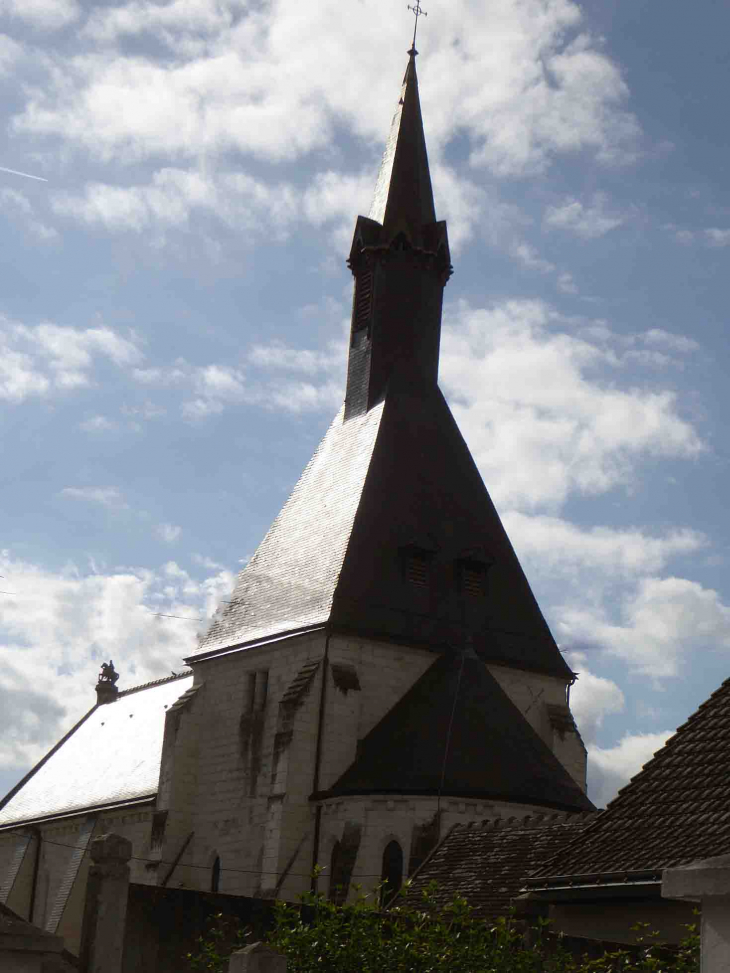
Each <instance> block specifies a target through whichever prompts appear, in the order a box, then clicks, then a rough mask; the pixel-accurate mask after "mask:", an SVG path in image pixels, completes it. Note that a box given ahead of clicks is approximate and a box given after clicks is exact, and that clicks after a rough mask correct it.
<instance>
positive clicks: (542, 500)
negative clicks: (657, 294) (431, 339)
mask: <svg viewBox="0 0 730 973" xmlns="http://www.w3.org/2000/svg"><path fill="white" fill-rule="evenodd" d="M599 333H600V338H596V337H595V335H594V334H593V333H591V332H590V331H589V330H585V331H581V332H579V333H575V326H574V325H571V324H570V323H569V322H565V321H564V320H563V319H561V318H560V317H559V316H558V315H556V314H555V312H554V311H553V310H552V309H551V308H550V307H549V306H547V305H546V304H544V303H542V302H540V301H517V300H515V301H506V302H504V303H502V304H499V305H495V306H493V307H492V308H489V309H479V310H477V309H473V308H471V307H469V306H468V305H467V304H466V303H460V304H459V305H457V306H456V307H455V308H451V309H449V310H448V314H447V317H446V327H445V334H444V342H443V353H442V358H441V382H442V385H443V387H444V388H445V390H446V392H447V394H448V395H449V397H450V399H451V403H452V407H453V409H454V412H455V415H456V417H457V420H458V422H459V424H460V426H461V428H462V429H463V431H464V433H465V436H466V438H467V441H468V442H469V444H470V448H471V450H472V453H473V455H474V458H475V460H476V462H477V464H478V466H479V467H480V470H481V472H482V475H483V477H484V480H485V482H486V483H488V484H489V486H490V491H491V493H492V496H493V497H494V499H495V500H496V501H497V502H498V504H499V505H500V506H501V507H502V508H503V509H504V508H507V509H510V508H512V509H523V510H529V509H534V508H539V507H543V508H547V509H548V510H550V509H551V508H552V509H557V508H559V507H560V505H561V504H562V503H563V502H564V501H565V500H566V498H567V497H568V496H569V495H571V494H597V493H603V492H606V491H607V490H610V489H612V488H615V487H618V486H627V485H629V484H630V483H631V481H632V477H633V476H634V475H635V470H636V464H637V463H638V462H639V461H641V460H643V459H645V458H646V457H649V456H652V457H686V458H691V457H695V456H697V455H699V454H700V453H701V451H702V450H703V444H702V442H701V440H700V438H699V435H698V433H697V431H696V430H695V429H694V428H693V426H692V425H691V424H690V422H689V421H688V420H686V419H684V418H682V417H681V416H680V415H679V412H678V408H677V400H676V396H675V394H674V392H672V391H670V390H668V389H664V390H661V389H660V390H655V389H653V388H652V389H645V388H641V387H637V386H636V384H635V382H636V377H635V375H634V374H632V376H631V380H628V379H627V382H626V387H625V388H621V387H620V386H619V385H618V382H617V378H620V370H621V367H622V361H621V357H620V355H618V354H617V353H616V352H615V351H614V350H613V349H612V348H611V347H610V346H607V345H606V340H605V339H606V337H607V336H609V337H610V335H611V332H610V330H609V329H608V328H607V327H605V326H603V327H602V328H601V329H600V332H599ZM606 369H609V370H611V369H613V374H612V375H611V377H610V380H608V379H606V378H602V374H604V375H605V372H606Z"/></svg>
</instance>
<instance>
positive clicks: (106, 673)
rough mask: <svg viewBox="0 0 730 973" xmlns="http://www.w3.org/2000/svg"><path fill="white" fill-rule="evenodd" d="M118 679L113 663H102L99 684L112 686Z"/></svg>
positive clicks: (110, 661)
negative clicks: (103, 683) (106, 683)
mask: <svg viewBox="0 0 730 973" xmlns="http://www.w3.org/2000/svg"><path fill="white" fill-rule="evenodd" d="M118 679H119V673H118V672H117V670H116V669H115V668H114V663H113V662H112V660H111V659H110V660H109V662H102V664H101V672H100V673H99V682H109V683H111V684H112V686H114V685H115V684H116V683H117V681H118Z"/></svg>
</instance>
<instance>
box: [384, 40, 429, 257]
mask: <svg viewBox="0 0 730 973" xmlns="http://www.w3.org/2000/svg"><path fill="white" fill-rule="evenodd" d="M408 53H409V55H410V57H409V59H408V67H407V68H406V73H405V76H404V78H403V88H402V91H401V96H400V101H399V102H398V108H397V110H396V113H395V115H394V116H393V122H392V124H391V127H390V135H389V136H388V141H387V143H386V146H385V153H384V155H383V161H382V164H381V166H380V173H379V174H378V181H377V184H376V186H375V195H374V197H373V205H372V206H371V208H370V219H371V220H375V221H376V222H378V223H382V225H383V229H384V231H385V236H386V237H387V238H391V239H392V238H393V237H394V236H396V234H397V233H399V232H401V231H402V232H405V234H406V236H408V237H409V238H410V239H411V240H416V239H418V238H419V237H420V233H421V228H422V227H423V226H424V225H425V224H427V223H435V222H436V210H435V208H434V205H433V191H432V189H431V173H430V172H429V168H428V155H427V153H426V138H425V136H424V134H423V119H422V117H421V102H420V99H419V97H418V77H417V76H416V53H417V52H416V51H415V49H414V48H411V50H410V51H409V52H408Z"/></svg>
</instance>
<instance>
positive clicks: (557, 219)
mask: <svg viewBox="0 0 730 973" xmlns="http://www.w3.org/2000/svg"><path fill="white" fill-rule="evenodd" d="M607 202H608V201H607V198H606V196H605V195H604V194H603V193H596V194H595V195H594V196H593V198H592V200H591V202H590V203H588V204H587V205H586V204H584V203H582V202H581V201H580V200H578V199H575V198H568V199H566V200H564V201H563V203H562V204H561V205H560V206H548V208H547V209H546V210H545V216H544V218H543V223H544V225H545V226H547V227H548V228H550V229H557V230H567V231H568V232H570V233H574V234H575V235H576V236H578V237H581V239H583V240H594V239H596V238H597V237H601V236H605V234H606V233H609V232H610V231H611V230H615V229H616V228H617V227H619V226H621V224H622V223H624V222H625V221H626V219H627V216H626V215H625V214H621V213H610V212H608V211H607Z"/></svg>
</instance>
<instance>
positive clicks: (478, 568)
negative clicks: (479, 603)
mask: <svg viewBox="0 0 730 973" xmlns="http://www.w3.org/2000/svg"><path fill="white" fill-rule="evenodd" d="M459 588H460V590H461V591H462V592H463V594H465V595H469V596H470V597H472V598H482V597H484V595H486V593H487V565H486V564H483V563H482V562H481V561H460V562H459Z"/></svg>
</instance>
